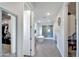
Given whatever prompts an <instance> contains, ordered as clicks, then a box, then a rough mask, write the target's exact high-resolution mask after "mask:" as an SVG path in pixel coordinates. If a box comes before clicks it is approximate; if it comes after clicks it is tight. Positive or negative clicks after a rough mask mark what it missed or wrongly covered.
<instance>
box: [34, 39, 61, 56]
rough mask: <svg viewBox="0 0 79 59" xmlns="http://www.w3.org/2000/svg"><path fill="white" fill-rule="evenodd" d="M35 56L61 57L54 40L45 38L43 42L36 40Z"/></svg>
mask: <svg viewBox="0 0 79 59" xmlns="http://www.w3.org/2000/svg"><path fill="white" fill-rule="evenodd" d="M34 57H61V54H60V52H59V50H58V49H57V47H56V43H55V41H54V40H47V39H46V40H44V41H43V42H42V43H40V42H37V41H36V50H35V56H34Z"/></svg>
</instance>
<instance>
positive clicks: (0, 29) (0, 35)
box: [0, 10, 2, 56]
mask: <svg viewBox="0 0 79 59" xmlns="http://www.w3.org/2000/svg"><path fill="white" fill-rule="evenodd" d="M0 56H2V11H1V10H0Z"/></svg>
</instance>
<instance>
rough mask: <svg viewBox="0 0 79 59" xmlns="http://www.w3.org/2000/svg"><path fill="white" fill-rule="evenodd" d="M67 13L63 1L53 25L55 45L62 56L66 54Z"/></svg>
mask: <svg viewBox="0 0 79 59" xmlns="http://www.w3.org/2000/svg"><path fill="white" fill-rule="evenodd" d="M67 13H68V11H67V4H66V3H64V5H63V7H62V8H61V10H60V11H59V13H58V16H57V19H56V22H55V24H54V27H53V30H54V35H56V36H57V47H58V49H59V51H60V53H61V55H62V56H63V57H64V56H67V33H68V32H67V29H68V28H67V18H68V15H67ZM58 17H60V18H61V26H58Z"/></svg>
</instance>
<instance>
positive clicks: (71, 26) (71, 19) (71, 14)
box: [68, 2, 77, 57]
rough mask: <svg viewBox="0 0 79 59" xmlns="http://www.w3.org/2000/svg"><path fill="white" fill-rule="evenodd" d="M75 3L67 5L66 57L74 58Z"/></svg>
mask: <svg viewBox="0 0 79 59" xmlns="http://www.w3.org/2000/svg"><path fill="white" fill-rule="evenodd" d="M76 39H77V38H76V2H71V3H69V4H68V56H69V57H76V49H77V48H76V41H77V40H76Z"/></svg>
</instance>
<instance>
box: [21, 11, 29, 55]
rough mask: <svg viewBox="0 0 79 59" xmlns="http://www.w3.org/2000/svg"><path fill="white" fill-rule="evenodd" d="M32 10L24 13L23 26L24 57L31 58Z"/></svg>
mask: <svg viewBox="0 0 79 59" xmlns="http://www.w3.org/2000/svg"><path fill="white" fill-rule="evenodd" d="M30 13H31V11H30V10H25V11H24V24H23V55H28V56H30V49H31V48H30V46H31V45H30Z"/></svg>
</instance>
